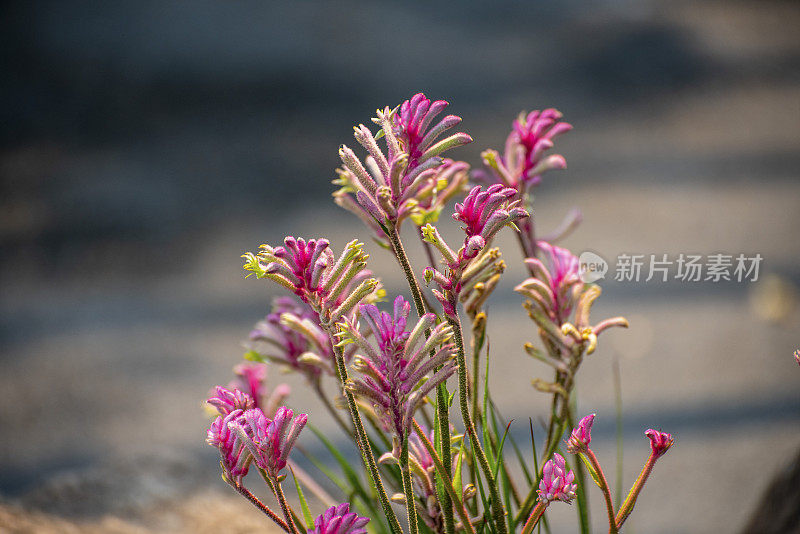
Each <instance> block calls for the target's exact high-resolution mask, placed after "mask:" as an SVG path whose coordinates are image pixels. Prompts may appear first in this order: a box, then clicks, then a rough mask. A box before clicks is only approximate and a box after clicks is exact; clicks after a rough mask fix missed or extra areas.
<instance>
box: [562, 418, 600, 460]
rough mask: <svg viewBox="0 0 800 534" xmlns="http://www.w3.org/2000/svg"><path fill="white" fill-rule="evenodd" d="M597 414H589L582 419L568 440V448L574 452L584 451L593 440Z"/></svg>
mask: <svg viewBox="0 0 800 534" xmlns="http://www.w3.org/2000/svg"><path fill="white" fill-rule="evenodd" d="M594 416H595V414H589V415H587V416H586V417H584V418H583V419H581V420H580V422H579V423H578V426H577V427H576V428H575V429H574V430H573V431H572V434H571V435H570V437H569V440H567V450H568V451H569V452H571V453H572V454H578V453H579V452H584V451H586V449H587V448H588V447H589V444H590V443H591V442H592V424H593V423H594Z"/></svg>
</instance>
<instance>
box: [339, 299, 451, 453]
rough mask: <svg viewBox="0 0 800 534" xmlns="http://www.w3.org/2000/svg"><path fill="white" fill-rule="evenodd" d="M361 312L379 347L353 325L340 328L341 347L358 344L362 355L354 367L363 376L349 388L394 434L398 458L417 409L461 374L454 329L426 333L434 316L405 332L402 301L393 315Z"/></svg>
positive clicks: (405, 309) (406, 308)
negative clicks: (455, 375) (457, 368)
mask: <svg viewBox="0 0 800 534" xmlns="http://www.w3.org/2000/svg"><path fill="white" fill-rule="evenodd" d="M360 312H361V317H362V318H363V320H364V322H365V323H366V324H367V326H368V328H369V332H370V334H371V336H372V338H373V340H374V343H370V342H369V341H368V340H367V338H366V337H365V336H364V335H363V334H361V332H359V330H358V326H357V325H356V324H354V323H353V322H351V321H345V322H343V323H340V325H339V327H340V333H339V338H340V339H341V341H340V343H355V344H356V346H357V347H358V349H359V350H360V351H361V352H362V353H363V354H356V356H355V357H354V358H353V367H354V368H355V369H356V370H357V371H359V372H360V373H361V376H360V378H357V379H351V380H350V381H349V382H348V383H347V384H346V387H347V389H348V390H350V391H351V392H352V393H353V394H354V395H356V396H357V397H360V398H362V399H364V400H365V401H367V402H369V403H371V404H372V405H373V407H374V409H375V413H376V414H377V416H378V418H379V419H380V420H381V422H382V423H383V425H384V428H385V430H386V431H388V432H391V433H392V436H393V438H394V443H395V451H394V452H395V453H396V455H399V453H400V451H399V447H400V441H401V440H402V438H403V436H405V435H406V434H407V433H408V431H409V429H410V427H411V424H410V423H411V419H412V418H413V417H414V413H415V412H416V410H417V408H419V406H420V404H421V403H422V402H423V400H424V399H425V397H426V396H427V395H428V394H429V393H430V392H431V391H432V390H433V389H434V388H435V387H436V386H438V385H439V384H441V383H442V382H443V381H444V380H446V379H447V377H449V376H450V375H452V374H453V373H454V372H455V370H456V366H455V362H454V361H453V356H454V351H453V349H454V345H453V344H452V343H447V340H448V339H450V337H451V335H452V328H450V327H449V326H448V325H447V324H445V323H442V324H440V325H438V326H436V327H434V328H433V329H432V330H430V334H426V331H428V330H429V329H430V328H431V327H432V326H433V324H434V321H435V315H433V314H427V315H424V316H423V317H422V318H421V319H420V320H419V322H417V324H416V325H415V326H414V328H413V329H412V330H410V331H409V330H406V324H407V320H408V315H409V313H410V312H411V305H410V304H409V303H408V302H407V301H406V300H405V299H404V298H403V297H397V298H396V299H395V301H394V310H393V314H392V315H389V314H388V313H386V312H380V311H379V310H378V308H377V307H375V306H374V305H371V304H364V305H361V306H360ZM431 353H433V356H431V355H430V354H431ZM428 375H431V376H428ZM423 379H425V380H424V381H423Z"/></svg>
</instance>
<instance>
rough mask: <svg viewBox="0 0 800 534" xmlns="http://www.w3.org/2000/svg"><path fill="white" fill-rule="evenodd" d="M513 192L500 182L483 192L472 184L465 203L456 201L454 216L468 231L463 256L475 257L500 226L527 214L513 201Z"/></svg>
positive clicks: (516, 201) (514, 192)
mask: <svg viewBox="0 0 800 534" xmlns="http://www.w3.org/2000/svg"><path fill="white" fill-rule="evenodd" d="M516 194H517V192H516V191H515V190H514V189H511V188H510V187H503V186H502V185H500V184H495V185H492V186H490V187H488V188H487V189H486V191H481V188H480V186H475V187H473V188H472V190H471V191H470V192H469V194H468V195H467V196H466V198H465V199H464V202H461V203H459V204H456V212H455V213H454V214H453V218H454V219H455V220H457V221H461V222H463V223H464V224H465V226H463V227H462V228H463V229H464V231H465V232H466V234H467V237H466V239H465V241H464V254H463V255H464V258H467V259H470V258H474V257H475V256H477V254H478V252H480V251H481V250H483V247H484V246H485V245H486V242H487V241H489V240H490V239H492V237H494V235H495V234H496V233H497V232H498V231H499V230H500V229H501V228H502V227H503V226H506V225H507V224H511V223H513V222H514V221H517V220H519V219H522V218H523V217H527V216H528V212H527V211H525V209H524V208H521V207H519V200H513V198H514V197H515V195H516Z"/></svg>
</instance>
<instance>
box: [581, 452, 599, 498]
mask: <svg viewBox="0 0 800 534" xmlns="http://www.w3.org/2000/svg"><path fill="white" fill-rule="evenodd" d="M577 456H578V457H580V459H581V460H583V464H584V465H585V466H586V469H587V470H588V471H589V476H591V477H592V480H594V483H595V484H597V487H598V488H601V489H602V487H603V485H602V483H601V482H600V475H598V474H597V471H595V469H594V467H592V462H591V461H589V458H587V457H586V455H585V454H583V453H580V454H578V455H577Z"/></svg>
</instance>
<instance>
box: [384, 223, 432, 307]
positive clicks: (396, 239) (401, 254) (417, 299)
mask: <svg viewBox="0 0 800 534" xmlns="http://www.w3.org/2000/svg"><path fill="white" fill-rule="evenodd" d="M389 241H391V243H392V250H393V251H394V256H395V258H397V261H398V263H400V267H401V268H402V269H403V274H405V275H406V280H407V281H408V288H409V289H410V290H411V298H412V299H413V300H414V305H415V307H416V308H417V314H418V315H419V316H420V317H422V316H423V315H425V313H426V312H428V311H430V310H429V309H428V308H427V307H426V306H425V299H423V298H422V290H421V289H420V286H419V283H418V282H417V278H416V276H414V271H413V270H412V269H411V264H410V263H409V262H408V256H407V255H406V250H405V248H403V242H402V241H401V240H400V233H399V232H398V231H397V229H396V228H395V229H393V230H392V231H390V232H389Z"/></svg>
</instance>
